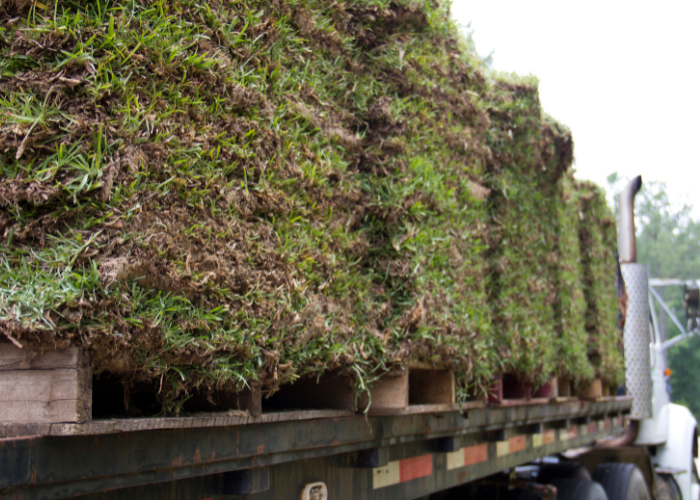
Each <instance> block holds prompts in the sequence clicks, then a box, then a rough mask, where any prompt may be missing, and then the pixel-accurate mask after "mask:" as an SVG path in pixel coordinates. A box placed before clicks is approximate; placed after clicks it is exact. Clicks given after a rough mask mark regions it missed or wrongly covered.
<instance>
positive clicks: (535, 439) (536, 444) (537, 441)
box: [532, 434, 542, 448]
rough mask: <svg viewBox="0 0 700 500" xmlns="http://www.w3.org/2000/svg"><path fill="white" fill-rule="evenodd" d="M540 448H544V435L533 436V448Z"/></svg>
mask: <svg viewBox="0 0 700 500" xmlns="http://www.w3.org/2000/svg"><path fill="white" fill-rule="evenodd" d="M540 446H542V434H533V435H532V447H533V448H539V447H540Z"/></svg>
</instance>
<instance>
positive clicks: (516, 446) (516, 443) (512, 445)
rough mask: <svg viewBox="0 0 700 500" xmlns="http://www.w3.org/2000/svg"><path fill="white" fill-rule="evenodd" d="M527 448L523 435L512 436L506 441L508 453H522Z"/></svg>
mask: <svg viewBox="0 0 700 500" xmlns="http://www.w3.org/2000/svg"><path fill="white" fill-rule="evenodd" d="M526 446H527V441H526V439H525V434H521V435H519V436H513V437H512V438H510V439H509V440H508V450H509V453H515V452H516V451H523V450H524V449H525V447H526Z"/></svg>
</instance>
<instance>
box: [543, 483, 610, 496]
mask: <svg viewBox="0 0 700 500" xmlns="http://www.w3.org/2000/svg"><path fill="white" fill-rule="evenodd" d="M549 484H553V485H554V486H556V487H557V499H558V500H609V499H608V495H606V494H605V490H604V489H603V487H602V486H601V485H600V484H598V483H596V482H595V481H590V480H588V479H561V478H557V479H552V480H551V481H550V482H549Z"/></svg>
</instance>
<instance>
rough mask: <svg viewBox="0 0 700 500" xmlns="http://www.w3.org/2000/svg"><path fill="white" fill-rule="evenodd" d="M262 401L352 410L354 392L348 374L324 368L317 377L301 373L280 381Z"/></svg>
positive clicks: (275, 405) (273, 404) (288, 406)
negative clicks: (283, 381)
mask: <svg viewBox="0 0 700 500" xmlns="http://www.w3.org/2000/svg"><path fill="white" fill-rule="evenodd" d="M264 403H265V406H266V408H275V409H292V408H293V409H319V410H320V409H335V410H355V393H354V392H353V389H352V380H351V379H350V377H348V376H346V375H342V374H339V373H337V372H327V373H324V374H323V375H321V377H320V378H317V377H304V378H300V379H298V380H297V381H295V382H294V383H293V384H287V385H283V386H282V387H281V388H280V390H279V391H278V392H276V393H275V394H274V395H273V396H272V397H270V398H269V399H268V400H266V401H265V402H264Z"/></svg>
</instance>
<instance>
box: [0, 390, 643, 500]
mask: <svg viewBox="0 0 700 500" xmlns="http://www.w3.org/2000/svg"><path fill="white" fill-rule="evenodd" d="M631 404H632V401H631V398H629V397H617V398H616V397H611V398H603V399H602V400H599V401H584V400H570V401H566V402H554V401H553V402H550V403H549V404H528V402H527V401H525V402H524V404H521V405H509V406H487V407H484V408H472V409H463V410H461V411H447V412H442V413H424V414H412V415H394V416H365V415H346V416H337V417H330V418H314V419H310V420H288V421H276V422H275V421H270V419H267V421H266V420H265V419H264V418H258V419H257V422H256V419H252V418H251V419H250V422H249V423H246V424H244V425H223V426H213V427H198V428H184V429H182V428H181V429H156V430H142V431H139V430H135V431H116V432H114V431H109V430H105V429H110V428H112V429H115V428H117V427H118V426H117V427H109V426H102V427H100V426H99V425H97V426H96V425H94V422H93V423H92V424H89V425H91V427H90V426H88V424H83V425H86V426H85V428H84V432H85V433H86V434H84V435H80V427H77V426H79V425H81V424H77V426H74V427H73V428H72V429H73V431H72V432H73V433H77V434H78V435H69V436H52V435H44V436H36V435H35V436H22V437H6V438H3V439H0V499H3V500H10V499H12V500H20V499H28V500H29V499H32V500H35V499H36V500H38V499H62V498H71V497H74V496H78V495H84V496H81V498H83V499H85V500H97V499H110V500H117V499H127V498H129V499H133V498H139V499H141V498H143V499H172V500H205V499H212V500H214V499H222V500H223V499H228V498H241V499H242V498H254V499H260V500H262V499H265V500H268V499H270V500H272V499H275V500H277V499H283V498H284V499H289V498H300V494H301V492H302V490H303V488H304V486H305V485H307V484H309V483H314V482H322V483H325V485H326V487H327V490H328V498H329V499H332V500H346V499H348V500H349V499H366V500H384V499H398V498H401V499H414V498H420V497H424V496H427V495H430V494H432V493H435V492H438V491H441V490H445V489H448V488H452V487H455V486H459V485H460V484H466V483H469V482H471V481H474V480H477V479H479V478H483V477H486V476H489V475H492V474H494V473H497V472H499V471H502V470H504V469H508V468H512V467H515V466H517V465H521V464H524V463H527V462H530V461H532V460H535V459H537V458H541V457H544V456H547V455H551V454H556V453H559V452H563V451H565V450H567V449H571V448H576V447H580V446H585V445H588V444H590V443H592V442H593V441H596V440H599V439H602V438H606V437H610V436H613V435H617V434H620V433H621V432H622V431H623V430H624V425H625V418H624V417H625V415H626V414H628V413H629V411H630V408H631ZM154 420H156V419H154ZM98 424H99V422H98ZM98 429H102V431H101V432H103V433H99V432H100V431H98ZM6 435H7V434H6Z"/></svg>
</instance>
